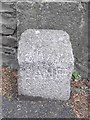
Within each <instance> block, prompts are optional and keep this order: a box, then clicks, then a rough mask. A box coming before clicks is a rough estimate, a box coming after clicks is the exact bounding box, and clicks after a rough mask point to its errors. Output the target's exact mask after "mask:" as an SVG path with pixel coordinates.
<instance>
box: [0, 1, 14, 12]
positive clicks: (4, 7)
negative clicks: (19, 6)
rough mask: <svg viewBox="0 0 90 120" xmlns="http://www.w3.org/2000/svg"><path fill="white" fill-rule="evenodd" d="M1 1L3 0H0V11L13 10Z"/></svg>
mask: <svg viewBox="0 0 90 120" xmlns="http://www.w3.org/2000/svg"><path fill="white" fill-rule="evenodd" d="M3 2H4V1H2V2H1V1H0V12H9V13H12V12H14V10H13V9H12V8H11V7H10V6H9V5H8V4H4V3H3Z"/></svg>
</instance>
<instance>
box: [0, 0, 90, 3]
mask: <svg viewBox="0 0 90 120" xmlns="http://www.w3.org/2000/svg"><path fill="white" fill-rule="evenodd" d="M89 1H90V0H1V2H72V3H77V2H89Z"/></svg>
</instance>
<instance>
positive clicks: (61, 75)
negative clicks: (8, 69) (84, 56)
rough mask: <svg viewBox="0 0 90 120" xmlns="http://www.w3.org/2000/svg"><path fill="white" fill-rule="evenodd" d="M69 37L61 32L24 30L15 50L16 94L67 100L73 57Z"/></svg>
mask: <svg viewBox="0 0 90 120" xmlns="http://www.w3.org/2000/svg"><path fill="white" fill-rule="evenodd" d="M69 39H70V38H69V35H68V34H67V33H66V32H64V31H62V30H36V29H28V30H26V31H25V32H24V33H23V34H22V35H21V39H20V41H19V47H18V62H19V66H20V70H19V76H20V77H19V79H18V92H19V94H23V95H28V96H34V97H37V96H39V97H43V98H51V99H58V100H67V99H69V97H70V79H71V76H72V72H73V69H74V57H73V53H72V47H71V43H70V40H69Z"/></svg>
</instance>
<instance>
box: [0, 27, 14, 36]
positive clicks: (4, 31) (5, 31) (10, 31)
mask: <svg viewBox="0 0 90 120" xmlns="http://www.w3.org/2000/svg"><path fill="white" fill-rule="evenodd" d="M0 27H1V28H2V29H0V34H3V35H12V34H13V33H14V30H13V29H10V28H7V27H5V26H4V25H1V26H0Z"/></svg>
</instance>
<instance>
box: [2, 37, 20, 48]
mask: <svg viewBox="0 0 90 120" xmlns="http://www.w3.org/2000/svg"><path fill="white" fill-rule="evenodd" d="M0 44H1V45H3V46H8V47H12V48H13V47H14V48H15V47H17V46H18V43H17V39H16V38H15V37H12V36H1V35H0Z"/></svg>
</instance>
